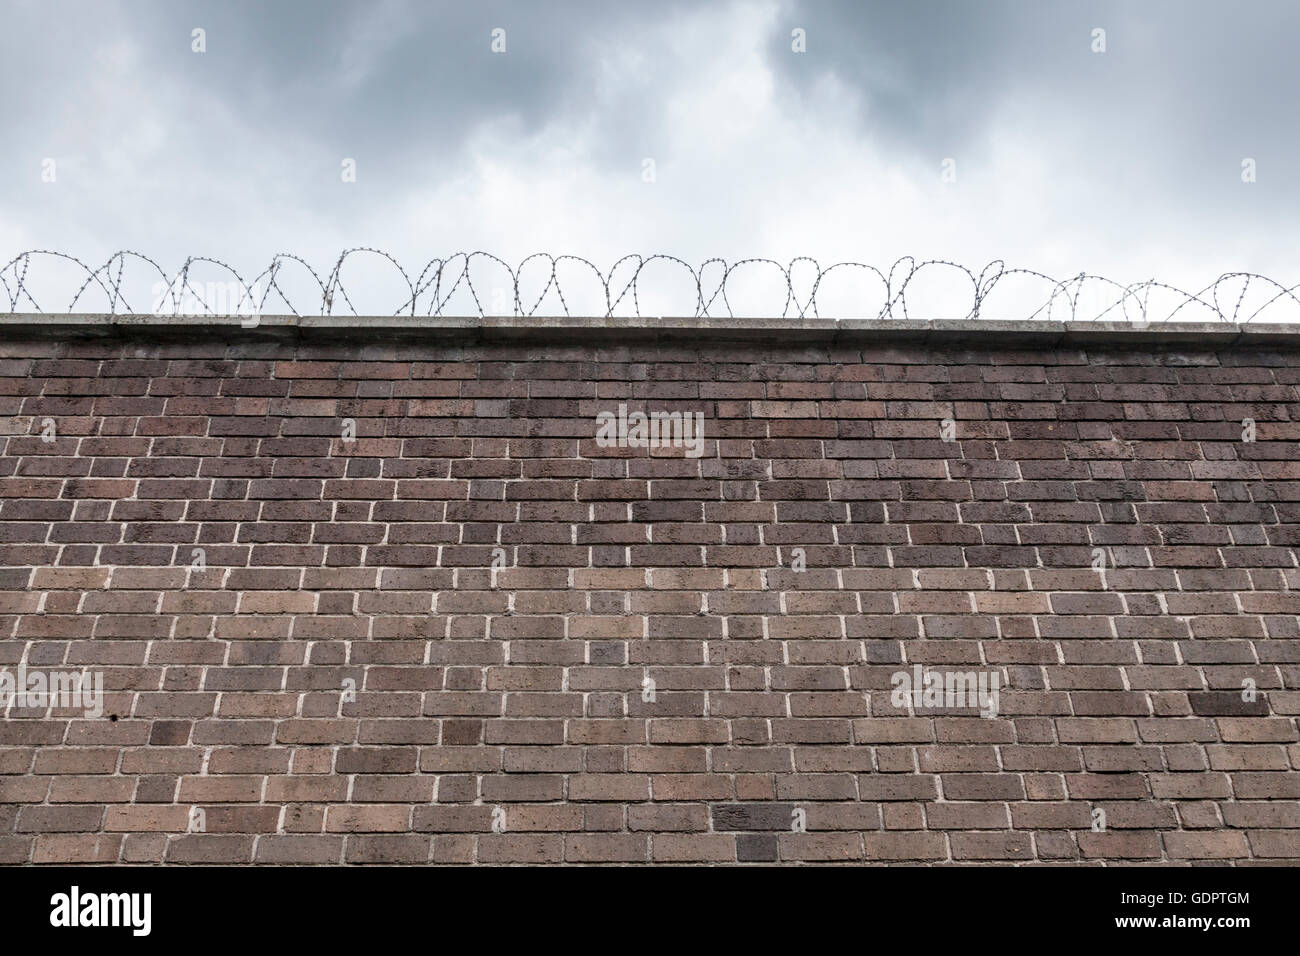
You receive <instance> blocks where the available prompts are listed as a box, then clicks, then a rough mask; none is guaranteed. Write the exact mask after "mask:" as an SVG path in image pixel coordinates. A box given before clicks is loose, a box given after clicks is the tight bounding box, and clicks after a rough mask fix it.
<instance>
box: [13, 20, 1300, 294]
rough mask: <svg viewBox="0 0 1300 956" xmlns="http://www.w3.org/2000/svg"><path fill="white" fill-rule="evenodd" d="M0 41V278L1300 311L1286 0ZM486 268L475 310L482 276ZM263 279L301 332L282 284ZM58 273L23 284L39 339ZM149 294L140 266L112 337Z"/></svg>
mask: <svg viewBox="0 0 1300 956" xmlns="http://www.w3.org/2000/svg"><path fill="white" fill-rule="evenodd" d="M0 14H2V16H3V29H0V90H3V93H4V95H3V96H0V129H2V130H3V131H4V140H5V148H4V149H3V150H0V172H2V173H3V175H2V177H0V264H3V263H4V262H8V261H9V260H10V259H11V258H12V257H13V256H15V255H17V254H19V253H21V252H23V251H24V250H28V249H54V250H59V251H62V252H66V253H69V254H71V255H75V256H77V257H78V258H80V259H82V260H85V261H86V262H88V263H90V264H92V265H99V264H101V263H102V262H103V261H104V260H105V259H107V257H108V256H109V255H110V254H111V253H112V252H114V251H115V250H118V249H133V250H137V251H139V252H142V253H145V254H147V255H149V256H151V257H153V258H154V259H156V260H157V261H158V263H159V264H160V265H161V266H162V267H163V268H164V269H165V270H166V271H168V272H169V273H171V272H174V271H175V270H177V269H179V267H180V265H181V264H182V262H183V261H184V260H185V258H186V256H190V255H195V256H210V257H213V258H216V259H220V260H224V261H227V262H229V263H231V264H232V265H234V266H235V267H236V268H238V269H239V270H240V271H241V272H242V273H244V275H245V278H248V279H251V278H252V276H254V275H256V274H257V273H258V272H260V271H261V270H262V269H263V268H264V267H265V266H266V265H267V264H268V263H269V262H270V260H271V258H272V257H273V256H274V255H275V254H276V253H280V252H292V253H295V254H297V255H300V256H302V257H303V258H304V259H306V260H307V261H308V262H309V263H311V264H312V265H313V266H314V267H315V268H316V270H317V271H318V272H319V273H320V274H321V276H322V278H323V277H324V276H325V275H326V274H328V272H329V270H330V268H331V267H332V266H333V264H334V261H335V260H336V258H337V256H338V254H339V252H340V251H341V250H342V249H344V248H348V247H354V246H374V247H379V248H382V249H385V250H388V251H389V252H391V253H392V254H393V255H394V256H395V257H396V258H397V259H398V260H399V261H400V262H401V263H402V264H403V265H404V266H406V267H407V268H408V269H409V270H411V271H413V272H415V273H418V272H419V271H420V269H421V268H422V266H423V265H424V264H425V263H426V262H428V261H429V260H430V259H432V258H434V257H440V256H447V255H450V254H452V253H454V252H458V251H473V250H484V251H487V252H491V253H493V254H495V255H497V256H500V257H501V258H502V259H504V260H506V261H507V262H510V263H511V264H514V263H518V262H519V261H520V260H522V259H523V258H524V257H525V256H528V255H529V254H530V253H534V252H539V251H544V252H549V253H553V254H560V253H567V254H571V255H576V256H582V257H585V258H587V259H590V260H592V261H593V262H594V263H596V264H597V266H598V267H600V268H601V269H608V268H609V267H610V266H612V265H613V263H614V262H615V261H616V260H617V259H618V258H619V257H621V256H623V255H625V254H628V253H639V254H642V255H651V254H654V253H664V254H670V255H673V256H677V257H679V258H681V259H684V260H686V261H688V262H690V263H692V264H696V265H698V264H699V263H701V262H702V261H703V260H705V259H708V258H711V257H721V258H724V259H726V260H728V261H734V260H738V259H744V258H749V257H761V258H771V259H776V260H781V261H782V262H788V261H789V260H791V259H792V258H793V257H796V256H809V257H812V258H814V259H816V260H817V261H818V262H819V263H821V265H822V266H823V267H825V266H827V265H829V264H831V263H834V262H838V261H858V262H865V263H871V264H874V265H877V266H880V267H882V268H884V269H886V270H887V269H888V266H889V264H890V263H892V262H893V261H894V260H896V259H898V258H899V257H902V256H914V257H916V258H918V259H921V260H926V259H944V260H954V261H957V262H961V263H965V264H967V265H969V266H971V267H972V269H973V270H974V271H975V272H978V271H979V270H980V269H982V268H983V266H984V265H985V264H986V263H987V262H989V261H990V260H999V259H1000V260H1003V261H1005V262H1006V263H1007V264H1008V266H1017V267H1023V268H1027V269H1033V270H1038V271H1041V272H1044V273H1048V274H1050V275H1054V276H1057V277H1067V276H1071V275H1076V274H1078V273H1080V272H1088V273H1101V274H1103V275H1107V276H1110V277H1112V278H1115V279H1117V280H1119V281H1121V282H1126V283H1127V282H1136V281H1141V280H1147V279H1151V278H1158V279H1162V280H1164V281H1167V282H1170V283H1172V284H1175V285H1180V286H1182V287H1184V288H1187V289H1190V290H1192V291H1195V290H1197V289H1199V288H1201V287H1202V286H1204V285H1206V284H1207V283H1209V282H1210V281H1212V280H1213V279H1214V278H1215V277H1216V276H1218V275H1219V274H1220V273H1223V272H1230V271H1237V270H1244V271H1254V272H1261V273H1266V274H1268V275H1271V276H1272V277H1274V278H1276V279H1278V280H1280V281H1282V282H1284V283H1285V284H1287V285H1290V284H1292V283H1295V282H1300V267H1298V266H1297V264H1296V256H1295V253H1296V245H1297V243H1296V240H1297V238H1298V237H1300V229H1298V228H1297V224H1298V220H1297V212H1298V211H1300V205H1298V203H1300V124H1297V123H1296V122H1295V104H1296V103H1297V102H1298V101H1300V97H1298V96H1297V94H1300V89H1298V88H1297V87H1298V86H1300V59H1298V58H1297V56H1296V54H1295V51H1294V45H1295V41H1296V38H1297V36H1300V4H1296V3H1294V2H1292V0H1255V2H1250V0H1245V2H1226V0H1225V2H1204V0H1163V2H1162V0H1143V2H1136V0H1116V2H1084V0H1075V2H1053V0H1033V2H1029V0H946V2H939V0H909V2H863V0H755V2H735V3H726V2H716V3H698V2H691V3H687V2H674V0H656V2H654V3H631V2H628V3H610V2H596V0H592V2H572V3H562V2H550V3H538V2H513V3H491V2H488V3H477V2H476V3H470V2H462V3H433V2H405V0H368V2H344V0H334V2H323V0H313V2H306V0H302V2H296V0H295V2H289V0H282V2H274V0H266V2H252V0H235V2H231V0H221V2H207V0H202V2H174V0H173V2H150V0H118V2H114V0H82V2H64V0H2V2H0ZM196 29H201V30H202V31H203V33H202V40H203V43H202V45H204V46H205V47H206V49H205V50H204V51H203V52H195V50H194V47H195V46H196V45H197V44H196V41H195V39H194V37H195V33H194V31H195V30H196ZM498 29H500V30H503V31H504V34H496V37H497V40H496V41H495V42H496V45H497V46H498V48H499V47H500V46H501V45H502V43H504V52H497V51H494V50H493V45H494V32H493V31H494V30H498ZM1098 31H1104V34H1103V33H1099V32H1098ZM1103 43H1104V52H1099V48H1100V47H1101V46H1102V44H1103ZM797 46H802V47H803V49H802V51H800V50H796V49H794V47H797ZM1247 160H1251V161H1253V164H1252V165H1253V171H1254V177H1253V178H1254V180H1255V181H1253V182H1243V163H1244V162H1246V161H1247ZM51 161H52V162H51ZM349 161H350V162H351V163H353V164H354V168H355V181H352V182H350V181H345V179H346V178H347V177H346V176H345V171H346V168H349V167H347V163H348V162H349ZM1246 178H1251V177H1249V176H1247V177H1246ZM50 179H53V181H49V180H50ZM382 265H384V264H383V263H382V262H380V261H379V260H378V259H376V258H375V257H369V258H368V259H367V258H366V257H364V256H363V257H355V258H354V259H352V260H349V263H348V265H347V266H346V267H345V274H344V279H345V282H346V284H347V287H348V288H349V290H352V291H354V292H355V294H354V295H353V299H354V301H355V303H356V307H357V308H358V310H359V311H362V312H377V313H384V312H389V313H391V312H392V311H393V310H394V309H395V308H396V307H397V306H398V305H399V304H400V303H401V300H402V299H403V298H404V297H405V296H407V295H408V293H407V291H406V288H405V286H404V285H403V284H402V282H401V280H400V277H398V276H397V275H396V273H395V271H393V270H391V269H388V270H387V271H385V269H384V268H381V266H382ZM132 268H133V269H134V268H135V267H134V266H132ZM485 269H486V271H485V272H484V273H483V277H482V278H481V279H480V280H479V284H480V286H481V292H482V294H483V296H484V299H485V301H484V305H485V307H488V311H493V309H492V308H491V307H490V306H489V301H488V297H489V291H490V290H491V289H492V288H494V287H499V286H502V285H507V284H508V283H505V282H503V281H501V280H500V279H499V277H498V275H497V274H496V273H493V272H492V271H491V267H490V266H487V267H485ZM199 271H200V272H202V270H201V269H200V270H199ZM544 271H545V270H543V272H544ZM197 274H198V273H197V272H196V275H197ZM841 274H845V273H841ZM647 275H648V276H649V275H650V273H647ZM654 275H655V279H654V281H646V282H643V283H642V284H641V286H640V288H639V291H640V294H641V298H642V300H643V301H642V303H641V304H642V311H643V312H645V311H648V312H651V313H654V314H663V313H672V314H683V313H686V314H690V313H691V312H692V311H693V309H694V306H695V301H694V290H693V287H689V283H688V282H686V281H685V279H683V278H682V276H681V274H680V273H674V272H672V271H671V270H670V269H669V268H668V267H667V266H664V267H663V271H662V273H655V274H654ZM747 275H751V276H752V279H750V280H746V281H745V282H742V281H741V279H740V277H739V274H737V279H736V285H737V287H736V289H735V294H734V295H733V296H732V298H733V306H734V307H736V311H737V312H738V313H742V312H743V313H749V314H754V313H772V314H779V312H780V311H781V307H782V306H784V296H785V286H784V280H783V279H780V277H779V275H777V277H776V280H772V278H771V276H770V275H769V274H760V273H759V272H757V271H755V272H752V273H747ZM936 275H937V273H936ZM202 276H203V277H204V278H211V279H221V278H224V277H223V276H222V275H221V273H220V272H218V271H216V270H209V271H206V272H202ZM282 276H284V280H283V281H284V285H285V286H286V288H289V289H291V290H296V292H297V294H298V297H297V298H296V303H297V305H298V307H299V308H300V310H302V311H315V310H316V308H318V305H314V304H313V303H312V289H311V286H310V281H309V279H308V278H307V277H306V273H305V271H302V270H300V271H299V272H298V273H294V272H293V270H291V269H286V270H285V272H283V273H282ZM9 277H10V281H11V282H12V270H11V272H10V273H9ZM83 278H84V274H83V275H82V276H80V277H78V276H77V275H76V274H75V270H72V269H68V270H61V268H60V267H59V265H58V264H57V263H55V262H51V261H42V262H39V263H38V262H37V261H36V260H33V262H32V265H31V273H30V279H31V282H32V285H33V288H39V289H41V291H42V294H43V296H44V298H43V299H42V300H41V305H42V307H43V308H45V309H47V310H55V311H57V310H62V309H66V308H67V304H66V303H67V299H68V298H69V296H68V294H67V292H68V290H69V289H70V288H71V289H75V288H76V287H77V286H78V285H80V282H81V280H82V279H83ZM797 278H798V279H799V281H802V282H804V283H805V285H804V287H805V288H806V283H807V278H806V276H803V275H802V274H799V276H798V277H797ZM156 279H157V276H156V275H155V276H150V275H148V274H147V273H145V272H143V271H141V272H140V273H139V275H138V278H137V280H136V281H137V282H138V283H143V285H141V286H140V288H144V289H145V292H144V294H143V295H137V296H135V297H134V298H135V301H133V302H132V305H133V306H136V310H137V311H144V310H145V309H146V308H147V306H148V301H147V300H148V298H149V296H148V289H147V288H146V287H147V286H148V285H149V284H150V283H152V282H153V281H154V280H156ZM129 281H130V280H129V279H128V282H129ZM827 281H828V284H829V280H827ZM853 281H856V280H853ZM863 281H864V282H865V278H864V280H863ZM947 281H948V280H947V279H945V280H944V282H947ZM584 282H586V283H587V284H588V286H590V280H587V279H586V278H585V276H583V274H582V273H581V272H580V271H573V272H572V277H571V279H570V281H569V282H566V285H565V289H566V292H568V291H570V289H572V290H573V291H572V294H571V295H570V305H571V307H573V306H574V305H575V304H576V306H577V307H578V308H579V309H580V310H585V311H591V310H593V309H594V308H595V305H594V304H595V303H596V302H597V298H596V297H594V293H595V292H596V291H598V290H599V286H598V285H595V286H594V287H584ZM796 284H798V282H797V283H796ZM525 285H526V287H527V289H531V290H532V293H533V297H535V294H536V293H539V292H540V291H541V288H542V286H541V284H539V283H536V282H534V283H533V285H532V286H529V285H528V283H527V282H525ZM953 288H956V287H951V286H949V285H943V284H941V283H939V282H937V281H936V282H935V283H934V284H933V289H932V291H934V293H935V295H934V297H933V300H932V301H928V302H927V301H925V300H924V298H923V297H922V298H919V299H917V300H916V303H913V301H912V299H911V298H910V297H909V305H911V306H912V312H914V313H915V312H916V311H917V309H918V308H919V309H922V310H923V311H924V310H925V309H927V308H928V309H929V310H930V313H932V314H935V315H941V314H947V313H952V314H961V313H963V312H964V310H965V308H966V305H967V303H968V299H969V293H968V292H965V291H961V290H960V289H958V291H956V292H953V291H952V289H953ZM527 289H526V292H525V299H527V298H529V295H528V291H527ZM729 289H730V286H729ZM866 289H867V286H865V285H864V286H862V287H861V290H859V289H858V288H857V287H853V288H850V287H849V286H847V285H846V286H844V287H843V288H842V289H841V290H840V292H839V296H840V298H839V299H837V300H836V304H837V305H838V306H839V310H840V312H841V313H842V314H845V315H848V314H853V313H856V314H871V313H873V312H874V310H875V309H876V308H878V307H879V302H878V301H877V302H876V305H874V306H870V307H868V306H867V305H865V304H862V303H865V302H866V299H867V298H870V297H871V296H875V298H876V300H879V298H880V296H879V295H878V294H877V293H875V292H870V293H869V292H867V291H863V290H866ZM60 293H63V294H62V297H61V296H60ZM950 293H951V294H950ZM315 295H316V298H317V300H318V299H319V291H318V290H317V291H316V292H315ZM945 296H948V298H945ZM40 298H41V297H40V296H38V299H40ZM500 304H501V302H500V300H499V301H498V303H497V305H498V306H499V305H500ZM526 304H531V303H526ZM84 305H85V306H86V307H87V308H94V309H98V308H101V307H103V298H102V296H101V297H100V298H99V300H86V302H85V303H84ZM505 306H506V308H505V311H509V308H510V307H511V306H512V303H511V302H510V301H508V300H507V301H506V302H505ZM1006 307H1007V308H1011V309H1012V310H1014V308H1015V306H1014V305H1008V306H1006ZM0 308H3V309H7V308H8V303H7V302H6V301H5V300H4V299H3V295H2V293H0ZM270 310H271V311H284V310H283V309H270ZM450 310H451V311H464V310H463V309H460V310H457V309H455V308H452V309H450ZM498 310H499V309H498ZM421 311H423V307H422V308H421ZM540 311H541V312H556V311H559V303H558V302H554V301H553V300H552V301H551V302H549V303H548V307H543V308H542V309H540ZM1295 311H1297V312H1300V309H1296V310H1295ZM825 313H826V307H825V306H823V314H825ZM927 317H928V316H927ZM990 317H992V316H990ZM1006 317H1017V316H1014V315H1012V314H1010V313H1008V314H1007V315H1006ZM1185 317H1186V318H1197V317H1204V316H1194V315H1187V316H1185ZM1277 317H1278V318H1281V317H1282V316H1277Z"/></svg>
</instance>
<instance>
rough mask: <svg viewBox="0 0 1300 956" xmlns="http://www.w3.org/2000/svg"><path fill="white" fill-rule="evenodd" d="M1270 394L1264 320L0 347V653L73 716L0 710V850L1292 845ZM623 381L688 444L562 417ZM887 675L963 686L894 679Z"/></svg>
mask: <svg viewBox="0 0 1300 956" xmlns="http://www.w3.org/2000/svg"><path fill="white" fill-rule="evenodd" d="M1297 383H1300V351H1297V350H1295V349H1294V348H1293V347H1291V346H1286V345H1279V346H1277V347H1272V348H1267V349H1263V348H1251V347H1241V346H1225V347H1219V346H1203V347H1196V346H1189V345H1160V344H1154V345H1153V344H1141V343H1136V344H1125V343H1124V342H1122V341H1118V340H1117V341H1115V342H1110V343H1108V342H1105V341H1102V342H1100V343H1098V344H1093V345H1056V346H1024V347H1019V348H1017V347H1014V346H1008V345H1006V344H1003V343H1002V341H1001V340H998V341H992V340H990V341H989V342H987V343H984V344H981V343H978V342H975V343H969V342H959V341H956V340H954V341H945V340H943V339H942V338H936V339H934V340H932V341H930V342H928V343H908V342H895V343H873V342H871V341H870V340H863V341H860V342H857V343H852V342H839V341H825V342H804V343H787V342H780V341H775V340H773V341H765V340H764V339H763V337H762V335H761V334H760V335H755V336H754V338H753V340H751V341H749V342H710V341H694V340H688V339H686V338H682V337H674V336H666V337H664V338H662V339H660V340H657V341H638V342H630V343H626V344H619V343H611V342H608V341H600V340H596V339H593V340H591V341H584V340H583V339H582V338H581V337H580V336H579V337H577V338H564V337H561V336H553V337H550V338H548V337H547V336H546V335H545V334H542V335H540V336H539V337H538V338H537V339H536V340H534V341H529V342H517V343H516V342H508V341H476V340H470V339H467V340H464V341H457V340H441V339H437V338H436V337H430V338H427V339H423V340H422V339H414V340H411V341H404V342H394V343H389V344H374V343H373V342H372V341H370V340H368V339H366V338H364V337H363V335H362V333H359V332H358V333H356V334H355V338H354V340H353V341H342V342H338V341H312V340H309V339H306V338H304V339H301V340H290V339H286V338H284V337H278V338H276V337H272V338H266V339H256V338H242V339H241V338H238V337H236V336H226V337H225V338H221V337H214V336H212V335H206V334H205V335H195V336H192V337H190V338H188V339H185V340H180V341H176V340H173V339H168V338H162V337H158V336H155V335H153V334H151V333H150V332H149V330H147V329H141V330H138V331H136V332H134V333H131V334H128V335H126V336H125V337H121V336H119V337H109V338H101V339H78V338H74V339H70V340H69V339H60V338H51V337H47V336H39V335H20V334H16V333H12V332H11V333H7V334H6V337H4V338H3V339H0V452H2V453H0V667H3V668H5V669H7V670H9V671H14V670H15V669H16V668H17V667H18V665H19V664H20V663H23V664H25V665H26V666H27V668H28V669H44V670H82V669H84V670H89V671H99V672H102V673H103V675H104V686H105V705H104V714H103V716H102V717H98V718H92V717H86V716H84V715H83V714H81V713H79V712H73V711H59V710H55V711H52V712H51V711H40V712H35V711H22V712H20V711H19V710H17V709H16V708H10V710H9V711H8V715H7V716H8V719H5V720H2V721H0V861H3V862H6V863H24V862H34V863H60V862H65V863H66V862H78V863H113V862H122V863H157V862H167V863H300V864H321V863H412V864H420V863H446V864H469V863H480V864H507V863H561V862H565V863H593V862H617V863H646V862H665V863H706V864H714V863H732V862H740V863H751V862H753V863H764V862H782V863H785V862H803V861H808V862H812V861H816V862H841V861H850V862H853V861H856V862H879V863H899V862H924V863H945V862H957V863H1022V862H1023V863H1028V862H1034V861H1038V862H1053V863H1058V862H1071V863H1098V862H1130V861H1132V862H1165V863H1170V864H1175V863H1176V864H1184V863H1192V862H1207V861H1208V862H1246V861H1258V862H1292V863H1294V862H1300V773H1298V772H1297V770H1300V735H1298V734H1297V725H1296V716H1297V714H1300V617H1297V615H1300V565H1297V561H1296V552H1295V548H1294V546H1295V544H1296V542H1297V541H1298V540H1300V443H1297V441H1296V439H1297V438H1300V394H1298V393H1297ZM620 403H623V404H626V406H627V407H628V408H629V409H632V410H643V411H654V410H659V411H671V412H699V413H702V415H703V421H704V439H705V440H704V453H703V455H702V456H701V457H699V458H692V457H689V456H687V455H685V454H683V451H682V449H680V448H665V449H658V450H655V451H653V452H652V451H648V450H646V449H643V448H618V447H613V448H611V447H602V446H601V445H600V444H599V443H598V442H597V441H596V429H597V419H596V416H597V415H598V413H600V412H602V411H616V410H617V407H618V405H619V404H620ZM1247 419H1249V420H1251V421H1252V422H1253V423H1254V429H1255V436H1254V437H1255V439H1256V440H1254V441H1243V434H1244V429H1245V426H1244V425H1243V421H1244V420H1247ZM51 424H52V427H53V434H52V436H49V437H51V438H52V440H43V439H42V431H43V430H48V429H49V427H50V425H51ZM345 429H354V434H355V440H351V441H349V440H345V439H344V437H343V436H344V432H345ZM945 433H946V437H947V438H949V439H951V440H945ZM200 553H201V556H202V565H201V566H200V565H199V563H198V562H197V557H198V556H199V554H200ZM1293 586H1294V587H1293ZM1293 594H1296V595H1298V596H1296V597H1293V596H1292V595H1293ZM916 665H921V666H922V667H923V668H926V669H932V668H934V669H940V670H946V671H962V672H967V671H972V672H973V671H979V672H987V673H997V674H998V676H999V678H1000V681H1001V691H1000V701H999V709H998V713H997V714H996V716H993V717H981V716H980V714H979V711H978V709H976V708H970V707H968V708H965V709H960V710H952V709H946V708H944V707H926V706H922V707H919V708H918V707H916V706H912V705H911V704H910V703H909V705H908V706H905V707H902V708H900V707H898V706H896V705H895V704H894V703H893V702H891V689H892V685H893V680H894V675H896V674H899V673H900V672H905V673H908V674H910V673H912V669H913V668H914V667H915V666H916ZM1246 681H1250V682H1253V686H1254V687H1255V688H1256V692H1255V693H1254V694H1253V695H1252V694H1243V691H1242V688H1243V682H1246ZM650 688H653V693H652V694H648V695H647V691H648V690H649V689H650ZM647 696H648V697H649V698H650V699H647ZM196 811H197V812H196ZM1097 811H1103V812H1104V818H1105V826H1104V828H1101V829H1094V824H1095V820H1096V818H1097V813H1096V812H1097ZM196 816H197V817H201V819H202V827H201V832H188V831H191V830H193V829H194V820H195V818H196Z"/></svg>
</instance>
